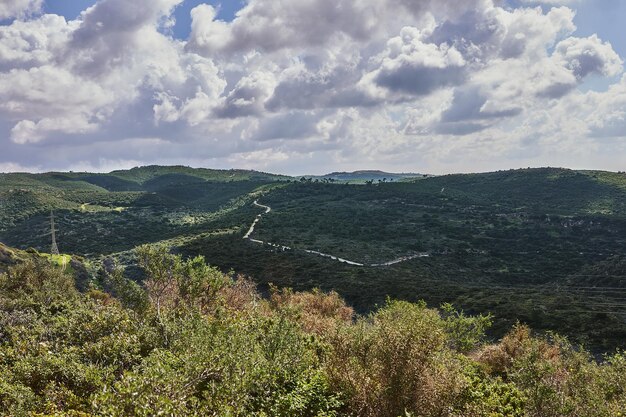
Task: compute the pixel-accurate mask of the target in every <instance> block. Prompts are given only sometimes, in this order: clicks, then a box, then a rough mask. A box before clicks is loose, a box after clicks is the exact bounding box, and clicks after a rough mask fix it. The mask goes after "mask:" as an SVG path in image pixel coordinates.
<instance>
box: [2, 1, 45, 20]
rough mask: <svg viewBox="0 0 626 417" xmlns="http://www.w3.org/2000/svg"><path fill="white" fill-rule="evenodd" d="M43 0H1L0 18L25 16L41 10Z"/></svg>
mask: <svg viewBox="0 0 626 417" xmlns="http://www.w3.org/2000/svg"><path fill="white" fill-rule="evenodd" d="M42 4H43V0H2V2H1V3H0V20H2V19H9V18H12V17H25V16H28V15H29V14H33V13H37V12H39V11H40V10H41V6H42Z"/></svg>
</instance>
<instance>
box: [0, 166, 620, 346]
mask: <svg viewBox="0 0 626 417" xmlns="http://www.w3.org/2000/svg"><path fill="white" fill-rule="evenodd" d="M364 175H372V173H365V174H364ZM381 175H384V173H383V174H381ZM256 199H258V200H259V202H260V203H262V204H267V205H269V206H271V207H272V211H271V213H269V214H267V215H264V216H263V217H262V219H261V221H260V222H259V223H258V224H257V227H256V229H255V232H254V235H253V237H254V238H255V239H260V240H263V241H268V242H273V243H277V244H280V245H288V246H290V247H292V248H294V250H290V251H284V252H283V251H281V250H278V249H276V248H275V247H270V246H268V245H266V246H261V245H258V244H254V243H252V242H250V241H246V240H243V239H242V237H243V235H244V234H245V233H246V231H247V230H248V228H249V227H250V224H251V223H252V221H253V220H254V219H255V217H256V215H257V214H259V213H260V212H262V211H263V210H262V209H260V208H259V207H256V206H254V205H252V202H253V201H254V200H256ZM50 210H54V212H55V218H56V221H57V227H58V229H59V232H58V233H57V239H58V241H59V246H60V248H61V250H62V251H63V252H65V253H71V254H73V255H76V256H79V257H84V258H86V259H88V261H89V262H87V263H88V264H90V265H95V266H96V267H97V265H99V264H100V263H101V262H102V260H103V259H105V258H109V257H110V258H113V259H116V260H117V262H118V263H120V264H124V265H128V266H129V268H128V269H127V272H126V275H127V277H131V278H133V279H136V280H137V281H138V282H141V279H142V274H141V272H140V271H139V270H138V269H137V268H136V267H133V265H134V264H136V262H137V259H136V257H135V255H134V252H133V249H134V248H135V247H137V246H139V245H142V244H145V243H159V242H160V243H162V244H165V245H167V246H172V247H174V248H175V250H176V251H177V252H178V253H181V254H183V255H184V256H186V257H189V258H193V257H195V256H197V255H202V256H204V257H205V258H206V259H207V260H209V261H210V263H211V264H212V265H215V266H216V267H218V268H219V269H220V270H221V271H230V270H234V271H235V272H237V273H241V274H245V275H248V276H250V277H253V279H254V280H255V282H256V283H257V284H258V285H259V288H260V289H261V291H262V292H264V293H265V292H267V291H269V287H270V284H272V283H273V284H276V285H278V286H281V287H293V288H294V289H295V290H297V291H307V290H311V289H312V288H316V287H319V288H321V289H323V290H324V291H337V292H338V293H339V294H340V295H341V296H342V297H344V298H345V299H346V300H347V302H348V303H350V305H352V306H354V308H355V309H356V310H357V311H358V312H359V313H362V314H367V313H369V312H371V311H374V310H375V309H376V308H377V307H378V306H381V305H383V304H384V303H385V300H386V298H387V296H391V297H392V298H394V299H399V300H405V301H410V302H417V301H419V300H425V301H426V302H427V303H429V305H440V304H443V303H452V304H454V305H455V306H458V307H459V308H462V309H464V310H465V311H467V312H469V313H471V314H489V313H491V314H493V317H494V318H493V321H494V325H493V326H492V327H491V329H490V330H489V331H488V335H489V336H490V337H492V338H494V339H497V338H501V337H503V336H504V335H505V334H506V332H507V331H508V330H509V329H510V328H511V327H512V326H513V325H514V324H515V323H516V322H517V321H520V322H522V323H526V324H528V325H530V326H531V327H532V328H533V329H535V330H536V331H539V332H548V331H556V332H558V333H560V334H563V335H566V336H567V337H569V338H570V340H572V341H574V342H575V343H583V344H585V346H587V347H588V348H589V349H591V350H592V351H593V352H594V353H596V354H600V353H603V352H609V351H614V350H615V349H616V348H622V349H623V348H626V342H625V341H626V302H625V298H626V297H625V293H626V256H625V254H626V174H622V173H610V172H597V171H571V170H564V169H552V168H546V169H528V170H514V171H503V172H494V173H487V174H472V175H449V176H441V177H427V178H423V177H422V178H418V179H415V180H413V181H410V180H407V179H405V180H404V182H400V181H399V180H397V181H393V182H391V181H389V180H388V181H384V182H383V181H382V180H381V182H380V183H379V182H378V181H374V182H372V183H370V184H362V185H356V184H354V185H353V184H345V183H341V181H339V180H336V181H330V179H325V178H322V179H318V180H316V179H311V180H306V179H305V180H304V181H301V179H299V178H298V179H289V178H286V177H280V176H272V175H270V174H263V173H258V172H252V171H236V170H230V171H219V170H204V169H199V170H198V169H191V168H186V167H156V166H153V167H142V168H136V169H132V170H129V171H116V172H113V173H110V174H89V173H49V174H39V175H31V174H6V175H0V241H2V242H5V243H7V244H9V245H11V246H13V247H17V248H20V249H23V250H25V249H28V248H31V247H32V248H35V249H36V250H38V251H42V252H43V251H47V250H49V245H50V236H49V227H50V226H49V214H50ZM304 250H317V251H321V252H324V253H329V254H332V255H335V256H338V257H341V258H345V259H349V260H352V261H356V262H360V263H364V264H375V263H381V262H386V261H389V260H392V259H396V258H400V257H405V256H407V255H413V254H418V253H422V254H424V255H428V257H421V258H415V259H412V260H410V261H407V262H402V263H399V264H395V265H392V266H387V267H377V268H369V267H358V266H350V265H346V264H341V263H338V262H335V261H333V260H331V259H327V258H322V257H319V256H315V255H312V254H309V253H306V252H304ZM76 256H75V257H76ZM84 281H85V280H82V281H81V283H83V282H84ZM81 285H83V284H81Z"/></svg>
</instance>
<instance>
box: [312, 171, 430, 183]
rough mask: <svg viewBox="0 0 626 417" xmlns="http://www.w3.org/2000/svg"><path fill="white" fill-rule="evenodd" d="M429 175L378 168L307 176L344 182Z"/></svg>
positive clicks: (375, 180) (412, 177) (397, 179)
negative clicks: (386, 170) (385, 170)
mask: <svg viewBox="0 0 626 417" xmlns="http://www.w3.org/2000/svg"><path fill="white" fill-rule="evenodd" d="M428 176H429V175H425V174H417V173H393V172H384V171H378V170H364V171H354V172H331V173H330V174H326V175H305V178H312V179H327V180H333V181H344V182H349V181H353V182H365V181H374V182H377V181H379V180H380V181H384V180H385V181H403V180H407V179H415V178H424V177H428Z"/></svg>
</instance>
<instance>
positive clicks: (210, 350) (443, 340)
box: [0, 247, 626, 417]
mask: <svg viewBox="0 0 626 417" xmlns="http://www.w3.org/2000/svg"><path fill="white" fill-rule="evenodd" d="M138 255H139V260H140V264H141V266H142V267H143V268H144V270H145V271H146V280H145V285H144V287H140V286H138V285H137V284H134V283H132V282H129V281H127V280H126V279H125V278H124V276H123V274H122V273H121V271H113V272H112V273H111V274H104V275H103V276H102V277H101V280H100V282H99V283H96V284H97V285H96V286H95V287H93V288H92V289H90V290H89V291H88V292H86V293H79V292H78V291H76V289H75V287H74V285H73V280H72V277H70V276H68V275H66V274H65V273H63V272H62V271H60V270H59V269H57V268H55V267H53V266H51V265H46V264H38V263H34V262H26V263H23V264H20V265H16V266H13V267H11V268H10V269H9V270H8V272H7V273H6V274H3V275H0V415H11V416H20V415H32V414H33V413H35V414H38V415H67V416H89V415H105V416H153V415H167V416H189V415H191V416H193V415H197V416H294V417H295V416H305V417H306V416H311V417H312V416H319V417H323V416H324V417H330V416H355V417H361V416H362V417H370V416H372V417H373V416H380V417H399V416H402V417H406V416H416V417H417V416H429V417H431V416H432V417H435V416H437V417H441V416H450V417H479V416H485V417H505V416H506V417H516V416H520V417H521V416H528V417H531V416H532V417H535V416H536V417H552V416H554V417H556V416H571V417H587V416H599V417H600V416H602V417H604V416H606V417H614V416H619V415H620V413H623V412H624V410H625V409H626V356H625V355H623V354H615V355H613V356H609V357H607V358H606V359H605V360H604V361H603V362H602V363H600V364H599V363H597V362H596V361H594V360H592V358H591V357H590V356H589V354H587V353H586V352H585V351H584V350H582V349H578V348H575V347H573V346H571V345H569V344H568V343H567V341H566V340H564V339H561V338H559V337H556V336H554V337H550V338H538V337H534V336H533V335H532V334H531V331H530V330H529V329H528V328H527V327H524V326H521V325H519V326H517V327H515V328H514V329H512V331H511V332H510V334H509V335H507V336H506V337H505V338H504V339H503V340H502V341H500V342H499V343H497V344H492V345H489V344H486V343H485V342H484V329H485V328H486V327H487V326H488V325H489V320H490V319H489V317H467V316H464V315H463V314H460V313H457V312H455V311H454V310H453V309H452V308H451V307H450V306H443V307H442V309H441V310H440V311H437V310H433V309H429V308H427V307H426V306H425V305H424V304H410V303H406V302H399V301H389V302H388V303H387V304H386V305H385V306H384V307H382V308H380V309H379V310H378V311H376V312H373V313H372V314H371V315H369V316H366V317H355V315H354V312H353V311H352V309H350V308H349V307H348V306H346V305H345V303H344V302H343V301H342V300H341V298H340V297H339V296H338V295H337V294H336V293H330V294H326V293H323V292H321V291H313V292H306V293H297V292H293V291H291V290H279V289H273V291H272V294H271V296H270V297H269V298H268V299H263V298H262V297H260V295H259V294H258V293H257V292H256V290H255V288H254V285H253V284H252V283H251V282H250V281H247V280H246V279H243V278H238V277H234V276H231V275H224V274H222V273H220V272H219V271H217V270H216V269H214V268H211V267H209V266H207V265H206V264H205V263H204V261H203V260H202V259H201V258H195V259H191V260H184V259H182V258H181V257H179V256H175V255H171V254H170V253H169V252H168V251H167V250H165V249H164V248H150V247H144V248H141V249H140V250H139V252H138ZM98 286H99V287H100V288H97V287H98ZM103 290H106V291H103Z"/></svg>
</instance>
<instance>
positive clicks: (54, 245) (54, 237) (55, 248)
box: [50, 210, 59, 255]
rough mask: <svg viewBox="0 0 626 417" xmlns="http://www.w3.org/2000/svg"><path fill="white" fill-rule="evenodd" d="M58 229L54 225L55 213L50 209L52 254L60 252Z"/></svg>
mask: <svg viewBox="0 0 626 417" xmlns="http://www.w3.org/2000/svg"><path fill="white" fill-rule="evenodd" d="M56 232H57V231H56V229H55V227H54V213H53V212H52V210H50V234H51V235H52V247H51V248H50V253H51V254H52V255H58V254H59V247H58V246H57V235H56Z"/></svg>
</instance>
